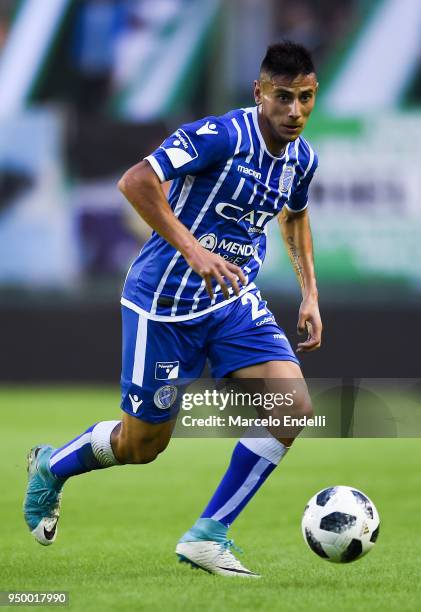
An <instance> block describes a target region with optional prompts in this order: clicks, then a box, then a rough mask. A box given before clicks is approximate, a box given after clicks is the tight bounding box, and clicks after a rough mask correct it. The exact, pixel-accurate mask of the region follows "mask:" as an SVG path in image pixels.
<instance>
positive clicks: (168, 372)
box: [155, 361, 180, 380]
mask: <svg viewBox="0 0 421 612" xmlns="http://www.w3.org/2000/svg"><path fill="white" fill-rule="evenodd" d="M179 368H180V362H179V361H157V362H156V364H155V379H156V380H169V379H170V378H178V370H179Z"/></svg>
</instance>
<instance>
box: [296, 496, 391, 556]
mask: <svg viewBox="0 0 421 612" xmlns="http://www.w3.org/2000/svg"><path fill="white" fill-rule="evenodd" d="M301 527H302V530H303V536H304V540H305V541H306V542H307V544H308V545H309V547H310V548H311V550H312V551H313V552H315V553H316V554H317V555H319V557H322V558H323V559H326V560H327V561H333V562H334V563H348V562H349V561H355V559H360V558H361V557H362V556H363V555H365V554H366V553H368V551H369V550H371V549H372V548H373V546H374V544H375V542H376V540H377V536H378V535H379V527H380V519H379V514H378V512H377V510H376V507H375V505H374V504H373V502H372V501H371V500H370V499H369V498H368V497H367V495H364V493H362V492H361V491H358V489H354V488H353V487H345V486H337V487H329V488H328V489H323V490H322V491H319V492H318V493H316V495H314V496H313V497H312V498H311V499H310V501H309V502H308V504H307V506H306V507H305V509H304V515H303V519H302V521H301Z"/></svg>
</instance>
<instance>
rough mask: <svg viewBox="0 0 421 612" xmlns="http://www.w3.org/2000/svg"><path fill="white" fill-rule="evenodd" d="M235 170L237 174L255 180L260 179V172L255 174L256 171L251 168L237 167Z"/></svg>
mask: <svg viewBox="0 0 421 612" xmlns="http://www.w3.org/2000/svg"><path fill="white" fill-rule="evenodd" d="M237 170H238V172H241V173H242V174H247V175H249V176H250V175H251V176H254V178H255V179H261V178H262V174H261V172H257V171H256V170H253V169H252V168H247V166H237Z"/></svg>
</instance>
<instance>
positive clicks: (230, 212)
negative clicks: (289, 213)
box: [215, 202, 275, 234]
mask: <svg viewBox="0 0 421 612" xmlns="http://www.w3.org/2000/svg"><path fill="white" fill-rule="evenodd" d="M215 211H216V212H217V213H218V215H220V216H221V217H223V218H224V219H229V220H232V221H236V222H237V223H242V222H245V223H249V224H250V227H249V228H248V230H247V231H248V233H249V234H253V233H257V234H261V233H263V231H264V226H265V225H266V223H267V221H269V220H270V219H271V218H272V217H274V216H275V213H271V212H267V211H265V210H249V211H248V212H244V208H242V207H241V206H237V205H236V204H230V203H229V202H218V204H217V205H216V206H215ZM241 213H243V214H241Z"/></svg>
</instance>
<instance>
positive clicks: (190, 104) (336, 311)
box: [0, 0, 421, 383]
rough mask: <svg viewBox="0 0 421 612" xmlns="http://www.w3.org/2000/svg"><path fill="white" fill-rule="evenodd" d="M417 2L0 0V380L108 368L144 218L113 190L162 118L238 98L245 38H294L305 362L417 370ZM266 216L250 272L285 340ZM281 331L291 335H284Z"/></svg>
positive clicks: (420, 320) (111, 377)
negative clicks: (308, 164) (306, 147)
mask: <svg viewBox="0 0 421 612" xmlns="http://www.w3.org/2000/svg"><path fill="white" fill-rule="evenodd" d="M420 31H421V3H420V1H419V0H336V1H335V2H331V1H330V0H54V2H48V1H47V2H45V1H44V0H21V1H20V2H18V1H14V0H1V2H0V92H1V95H0V328H1V331H0V337H1V351H0V362H1V363H0V380H1V381H2V382H3V383H11V382H34V381H37V382H48V381H62V382H81V381H84V382H111V383H114V382H117V381H118V377H119V367H120V321H119V295H120V289H121V285H122V282H123V280H124V276H125V272H126V270H127V268H128V266H129V263H130V262H131V260H132V259H133V258H134V257H135V255H136V253H137V252H138V250H139V248H140V247H141V245H142V244H143V242H144V241H145V239H146V238H147V235H148V229H147V228H146V227H145V226H144V225H143V224H142V222H141V220H140V219H138V218H137V217H136V216H135V214H134V213H133V212H132V211H131V209H130V206H129V205H128V204H127V203H126V202H125V201H124V199H123V198H122V196H121V195H120V194H119V192H118V190H117V188H116V182H117V179H118V178H119V177H120V175H121V174H122V173H123V171H124V170H125V169H127V168H128V167H129V166H131V165H133V164H134V163H136V162H137V161H138V160H139V159H141V158H142V157H143V156H145V155H146V154H148V153H149V152H150V151H151V150H152V149H154V148H155V147H156V146H158V145H159V143H160V142H161V141H162V139H163V138H164V136H165V135H166V134H167V133H169V132H171V131H172V130H173V129H174V128H175V127H177V126H178V125H179V124H180V123H182V122H185V121H189V120H193V119H196V118H198V117H200V116H203V115H206V114H220V113H224V112H226V111H227V110H229V109H230V108H233V107H237V106H249V105H251V104H253V99H252V95H251V92H252V90H251V86H252V82H253V79H254V78H255V77H256V75H257V73H258V67H259V63H260V61H261V58H262V56H263V54H264V51H265V47H266V46H267V44H269V43H270V42H273V41H276V40H278V39H279V38H281V37H285V38H289V39H293V40H296V41H299V42H302V43H304V44H305V45H306V46H307V47H308V48H310V50H311V51H312V52H313V54H314V58H315V60H316V65H317V68H318V74H319V81H320V95H319V100H318V107H317V111H315V114H314V117H313V118H312V120H311V123H310V126H309V128H308V130H307V131H306V134H305V136H306V137H307V138H309V139H310V140H311V141H312V143H313V144H314V146H315V148H316V150H317V151H318V153H319V157H320V167H319V170H318V173H317V177H316V179H315V180H314V185H313V187H312V193H311V204H310V207H311V219H312V227H313V232H314V240H315V251H316V263H317V270H318V277H319V288H320V298H321V306H322V314H323V316H324V323H325V329H326V331H325V342H324V347H323V348H322V349H321V351H320V352H319V353H318V354H317V355H314V356H308V357H306V358H305V360H304V370H305V372H306V373H307V375H309V376H324V377H332V376H338V377H359V376H391V377H398V376H408V377H409V376H418V375H419V357H418V346H419V343H420V340H421V337H420V329H421V312H420V306H419V304H420V297H421V264H420V262H421V231H420V230H421V172H420V160H421V37H420V36H419V33H420ZM275 226H276V224H275V223H274V224H273V227H272V233H271V236H270V241H269V242H270V249H269V254H268V257H267V260H266V263H265V265H264V268H263V274H262V277H261V286H262V289H263V290H264V292H265V294H266V296H267V298H268V299H269V305H270V307H271V308H272V310H273V311H274V312H275V313H276V315H277V317H278V321H279V323H280V324H281V325H284V326H285V328H286V330H287V332H288V333H289V335H290V337H291V339H292V340H293V341H294V340H295V323H296V315H297V308H298V304H299V294H298V289H297V287H296V281H295V278H294V275H293V273H292V271H291V270H290V266H289V263H288V261H287V257H286V255H285V254H284V252H283V247H282V245H281V241H280V238H279V237H278V236H277V227H275ZM293 343H294V342H293Z"/></svg>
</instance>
